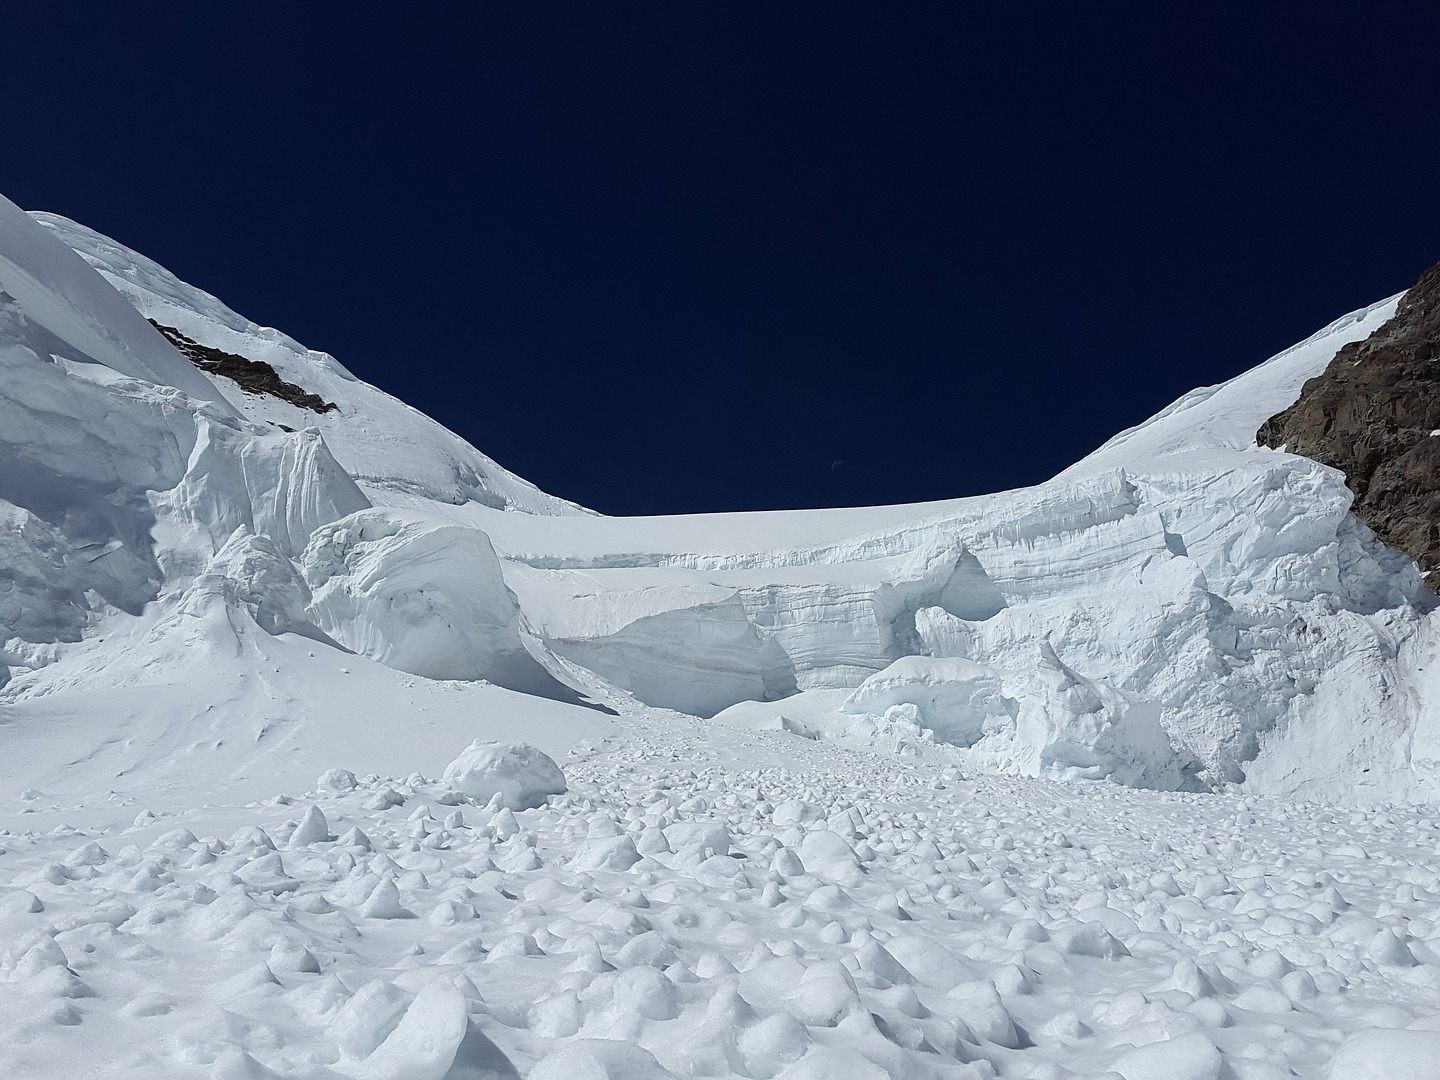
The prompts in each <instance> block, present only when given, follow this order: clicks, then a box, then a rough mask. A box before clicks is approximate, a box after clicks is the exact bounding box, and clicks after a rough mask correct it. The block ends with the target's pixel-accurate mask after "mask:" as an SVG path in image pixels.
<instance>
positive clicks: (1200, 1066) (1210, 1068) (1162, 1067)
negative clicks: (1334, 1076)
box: [1113, 1031, 1401, 1080]
mask: <svg viewBox="0 0 1440 1080" xmlns="http://www.w3.org/2000/svg"><path fill="white" fill-rule="evenodd" d="M1223 1064H1224V1062H1223V1060H1222V1059H1221V1057H1220V1051H1219V1050H1216V1049H1215V1044H1214V1043H1212V1042H1211V1041H1210V1040H1209V1039H1208V1038H1207V1037H1206V1036H1204V1035H1202V1034H1200V1033H1199V1032H1198V1031H1194V1032H1191V1033H1190V1034H1189V1035H1181V1036H1180V1037H1179V1038H1176V1039H1166V1040H1164V1041H1162V1042H1156V1043H1150V1044H1149V1045H1147V1046H1138V1047H1136V1048H1135V1049H1134V1050H1127V1051H1126V1052H1125V1053H1123V1054H1121V1055H1120V1056H1119V1057H1118V1058H1117V1059H1116V1060H1115V1064H1114V1066H1113V1070H1114V1071H1115V1072H1118V1073H1119V1074H1120V1075H1121V1076H1123V1077H1124V1078H1125V1080H1217V1078H1218V1077H1219V1076H1220V1068H1221V1066H1222V1065H1223ZM1345 1075H1346V1077H1347V1080H1353V1077H1354V1074H1351V1073H1347V1074H1345ZM1377 1075H1378V1074H1377ZM1386 1075H1396V1076H1398V1075H1401V1074H1400V1073H1395V1074H1386Z"/></svg>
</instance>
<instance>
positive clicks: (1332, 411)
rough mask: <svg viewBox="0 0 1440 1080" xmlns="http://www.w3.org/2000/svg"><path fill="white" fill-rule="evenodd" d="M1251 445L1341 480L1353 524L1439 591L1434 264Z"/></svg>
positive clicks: (1438, 320) (1439, 374)
mask: <svg viewBox="0 0 1440 1080" xmlns="http://www.w3.org/2000/svg"><path fill="white" fill-rule="evenodd" d="M1255 437H1256V440H1257V441H1258V442H1259V443H1260V445H1262V446H1270V447H1275V448H1279V447H1284V448H1285V449H1286V450H1288V451H1289V452H1290V453H1292V454H1300V455H1302V456H1304V457H1308V458H1311V459H1313V460H1315V461H1319V462H1321V463H1323V464H1325V465H1329V466H1332V467H1333V468H1336V469H1339V470H1340V471H1341V472H1343V473H1344V474H1345V482H1346V484H1347V486H1348V487H1349V488H1350V490H1351V491H1352V492H1354V495H1355V502H1354V505H1353V507H1352V511H1353V513H1354V514H1355V516H1356V517H1358V518H1359V519H1360V520H1361V521H1363V522H1365V524H1367V525H1369V526H1370V528H1371V529H1373V530H1374V531H1375V533H1376V535H1377V536H1379V537H1380V539H1382V540H1384V541H1385V542H1386V543H1387V544H1390V545H1391V546H1392V547H1396V548H1399V549H1400V550H1401V551H1404V552H1405V553H1406V554H1408V555H1409V556H1411V557H1412V558H1413V559H1414V560H1415V561H1416V562H1417V563H1418V564H1419V565H1420V569H1421V570H1422V571H1423V572H1424V574H1425V580H1426V581H1427V583H1429V585H1430V586H1431V588H1435V587H1436V586H1437V585H1440V264H1437V265H1435V266H1432V267H1431V268H1430V269H1429V270H1427V271H1425V273H1424V274H1423V275H1422V276H1421V278H1420V280H1419V281H1418V282H1417V283H1416V284H1415V286H1414V287H1413V288H1411V289H1410V291H1409V292H1407V293H1406V294H1405V295H1404V297H1402V298H1401V300H1400V304H1399V306H1398V307H1397V308H1396V311H1395V315H1394V317H1393V318H1392V319H1391V320H1390V321H1389V322H1387V323H1385V324H1384V325H1383V326H1381V327H1380V328H1379V329H1378V330H1376V331H1375V332H1374V333H1373V334H1371V335H1370V336H1369V337H1368V338H1366V339H1365V340H1364V341H1358V342H1352V343H1351V344H1349V345H1346V346H1345V347H1344V348H1342V349H1341V350H1340V351H1339V352H1338V353H1336V354H1335V358H1334V359H1333V360H1331V361H1330V365H1329V366H1328V367H1327V368H1326V369H1325V371H1324V372H1322V373H1321V374H1319V375H1317V376H1315V377H1314V378H1312V379H1310V380H1308V381H1307V382H1306V383H1305V386H1304V388H1303V389H1302V390H1301V392H1300V398H1299V400H1297V401H1296V402H1295V404H1294V405H1291V406H1290V407H1289V408H1288V409H1286V410H1285V411H1284V412H1281V413H1277V414H1276V415H1275V416H1272V417H1271V418H1270V419H1269V420H1266V421H1265V423H1264V424H1262V425H1261V426H1260V430H1259V431H1258V432H1257V433H1256V436H1255Z"/></svg>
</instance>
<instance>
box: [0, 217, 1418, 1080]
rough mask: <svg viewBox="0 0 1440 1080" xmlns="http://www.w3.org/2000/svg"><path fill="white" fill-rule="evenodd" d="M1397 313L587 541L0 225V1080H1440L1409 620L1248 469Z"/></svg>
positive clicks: (303, 371)
mask: <svg viewBox="0 0 1440 1080" xmlns="http://www.w3.org/2000/svg"><path fill="white" fill-rule="evenodd" d="M1395 302H1396V301H1395V299H1394V298H1392V299H1391V300H1389V301H1384V302H1381V303H1379V304H1374V305H1371V306H1369V307H1366V308H1363V309H1360V310H1359V311H1356V312H1355V313H1353V314H1351V315H1348V316H1345V317H1344V318H1341V319H1339V320H1337V321H1336V322H1335V323H1333V324H1331V325H1330V326H1328V327H1326V328H1324V329H1323V330H1321V331H1319V332H1318V333H1316V334H1315V335H1313V336H1312V337H1311V338H1309V339H1307V340H1306V341H1304V342H1302V343H1300V344H1299V345H1297V346H1295V347H1294V348H1292V349H1288V350H1286V351H1285V352H1283V353H1281V354H1279V355H1278V356H1276V357H1274V358H1272V359H1271V360H1269V361H1268V362H1266V363H1264V364H1261V365H1260V366H1258V367H1256V368H1254V369H1252V370H1251V371H1248V372H1246V373H1245V374H1243V375H1241V376H1239V377H1238V378H1236V379H1234V380H1231V381H1230V382H1228V383H1226V384H1223V385H1221V386H1217V387H1210V388H1205V389H1201V390H1197V391H1194V392H1193V393H1191V394H1187V395H1186V396H1185V397H1183V398H1182V399H1181V400H1180V401H1178V402H1176V403H1175V404H1174V405H1172V406H1170V407H1169V408H1167V409H1165V410H1163V411H1162V412H1161V413H1159V414H1157V415H1156V416H1155V417H1153V418H1151V419H1150V420H1148V421H1146V422H1144V423H1142V424H1140V425H1138V426H1137V427H1135V428H1132V429H1131V430H1129V431H1126V432H1123V433H1121V434H1120V435H1117V436H1116V437H1115V438H1113V439H1111V440H1110V441H1109V442H1107V443H1106V444H1104V445H1103V446H1102V447H1100V449H1098V450H1097V451H1096V452H1095V453H1094V454H1092V455H1090V456H1089V457H1087V458H1086V459H1084V460H1083V461H1081V462H1078V463H1077V464H1076V465H1074V466H1073V467H1071V468H1070V469H1067V470H1065V472H1063V473H1061V474H1060V475H1059V476H1057V477H1055V478H1054V479H1052V480H1050V481H1047V482H1046V483H1044V484H1039V485H1036V486H1035V487H1032V488H1027V489H1022V490H1018V491H1011V492H1001V493H997V494H994V495H988V496H983V497H977V498H967V499H956V500H951V501H947V502H939V503H930V504H925V505H920V506H893V507H868V508H852V509H837V510H825V511H806V512H795V513H772V514H727V515H709V516H704V515H701V516H691V517H680V518H639V519H623V520H622V519H610V518H604V517H600V516H598V515H594V514H591V513H589V512H588V511H586V510H584V509H583V508H581V507H578V506H575V505H574V504H572V503H569V502H566V501H565V500H563V499H561V498H558V497H555V496H552V495H549V494H547V493H545V492H542V491H539V490H538V489H536V488H535V487H534V486H533V485H531V484H529V483H528V482H526V481H525V480H523V479H521V478H520V477H517V476H514V475H513V474H511V473H509V472H507V471H506V470H505V469H504V468H503V467H502V466H500V465H499V464H498V463H496V462H495V461H493V460H491V459H490V458H488V457H486V456H485V455H484V454H482V453H481V452H480V451H478V450H476V449H475V448H474V447H472V446H470V445H469V444H468V443H466V442H465V441H464V440H463V439H461V438H459V437H458V436H456V435H454V434H453V433H451V432H449V431H446V430H445V429H444V428H443V427H441V426H440V425H438V424H436V423H434V422H433V421H431V420H429V419H428V418H426V417H424V416H422V415H420V414H419V413H417V412H415V411H414V410H413V409H411V408H409V407H408V406H406V405H404V404H403V403H402V402H400V401H398V400H397V399H395V398H393V397H391V396H389V395H388V394H386V393H384V392H383V391H381V390H379V389H377V388H375V387H373V386H369V385H367V384H365V383H363V382H361V381H360V380H358V379H356V378H355V377H354V376H353V375H352V374H351V373H350V372H349V371H347V370H346V369H345V368H344V367H342V366H341V365H340V364H339V363H338V362H337V361H336V360H335V359H334V358H333V357H331V356H329V355H327V354H325V353H321V352H316V351H313V350H309V349H306V348H305V347H303V346H301V345H300V344H298V343H297V342H295V341H293V340H292V339H290V338H288V337H286V336H285V335H284V334H281V333H280V332H278V331H276V330H273V329H270V328H268V327H262V326H259V325H257V324H255V323H252V322H250V321H249V320H247V319H245V318H243V317H242V316H240V315H238V314H237V313H235V312H233V311H231V310H230V309H229V308H227V307H225V306H224V304H222V303H221V302H220V301H219V300H218V299H216V298H215V297H213V296H211V295H209V294H208V293H205V292H203V291H201V290H199V289H196V288H194V287H193V286H190V285H187V284H186V283H184V282H182V281H181V280H180V279H179V278H177V277H175V276H174V275H173V274H171V273H170V272H169V271H167V270H165V269H164V268H163V267H160V266H158V265H156V264H155V263H153V262H152V261H150V260H149V259H146V258H145V257H144V256H142V255H140V254H138V253H136V252H133V251H129V250H128V249H126V248H125V247H123V246H122V245H120V244H118V243H116V242H115V241H113V240H110V239H109V238H107V237H104V236H102V235H100V234H98V233H95V232H93V231H91V230H89V229H86V228H85V227H83V226H80V225H77V224H75V223H74V222H70V221H67V220H65V219H63V218H58V217H53V216H50V215H35V216H34V217H30V216H27V215H26V214H25V213H24V212H22V211H21V210H19V209H18V208H17V207H15V206H14V205H13V204H11V203H9V202H7V201H5V200H4V199H3V198H0V1080H9V1078H11V1077H16V1078H24V1080H29V1078H36V1080H52V1078H60V1077H67V1078H68V1077H104V1078H111V1077H134V1078H141V1077H143V1078H146V1080H150V1078H155V1077H162V1078H168V1077H176V1078H188V1077H210V1078H217V1080H254V1078H267V1077H269V1078H274V1077H280V1078H285V1080H290V1078H295V1080H305V1078H332V1080H333V1078H351V1080H427V1078H430V1080H441V1078H450V1080H467V1078H468V1080H476V1078H483V1077H521V1076H524V1077H530V1078H533V1080H607V1078H608V1080H647V1078H664V1077H684V1078H689V1077H712V1076H713V1077H743V1078H747V1080H759V1078H765V1077H789V1078H792V1080H832V1078H834V1080H846V1078H852V1077H853V1078H857V1080H870V1078H885V1077H888V1078H890V1080H908V1078H911V1077H917V1078H925V1077H932V1076H933V1077H952V1076H953V1077H981V1078H983V1077H1015V1078H1021V1077H1031V1078H1035V1080H1043V1078H1062V1077H1067V1076H1112V1077H1115V1076H1118V1077H1121V1078H1122V1080H1248V1078H1257V1080H1259V1078H1279V1077H1287V1076H1300V1077H1317V1078H1319V1077H1327V1076H1328V1077H1331V1078H1333V1080H1365V1078H1367V1077H1384V1078H1387V1080H1391V1078H1394V1080H1423V1078H1425V1077H1436V1076H1440V856H1437V841H1440V832H1437V824H1436V820H1437V818H1436V812H1435V810H1434V809H1433V806H1434V801H1435V799H1436V797H1437V794H1440V723H1437V717H1440V706H1437V703H1436V700H1435V699H1436V694H1437V693H1440V681H1437V679H1440V675H1437V673H1440V659H1437V652H1440V633H1437V631H1440V623H1437V619H1440V614H1437V611H1436V602H1435V597H1434V596H1433V595H1432V594H1431V593H1429V592H1428V591H1427V590H1426V589H1425V588H1424V587H1423V586H1422V585H1421V582H1420V578H1419V575H1418V573H1417V571H1416V569H1415V566H1414V564H1413V563H1412V562H1411V561H1410V560H1409V559H1408V558H1406V557H1404V556H1403V555H1400V554H1399V553H1397V552H1395V551H1392V550H1390V549H1388V548H1386V547H1384V545H1382V544H1380V543H1379V542H1378V541H1377V540H1376V538H1375V537H1374V535H1373V534H1371V533H1370V531H1369V530H1368V529H1367V528H1366V527H1365V526H1364V525H1362V524H1360V523H1359V522H1358V521H1356V520H1355V519H1354V518H1353V517H1352V516H1351V515H1350V514H1349V506H1350V492H1349V491H1348V489H1347V488H1346V486H1345V482H1344V478H1343V477H1342V476H1341V475H1340V474H1339V473H1337V472H1335V471H1334V470H1331V469H1327V468H1325V467H1323V466H1321V465H1318V464H1316V463H1315V462H1312V461H1308V460H1306V459H1304V458H1299V457H1295V456H1293V455H1290V454H1286V453H1284V452H1280V451H1271V450H1262V449H1259V448H1257V447H1256V446H1255V445H1254V439H1253V435H1254V431H1255V429H1256V427H1257V426H1258V425H1259V424H1260V422H1261V421H1263V420H1264V419H1265V418H1266V417H1268V416H1270V415H1271V414H1273V413H1274V412H1277V411H1279V410H1280V409H1283V408H1284V407H1286V406H1287V405H1289V404H1290V403H1291V402H1292V401H1293V400H1294V399H1295V396H1296V395H1297V394H1298V393H1299V391H1300V387H1301V385H1302V384H1303V383H1304V381H1305V379H1307V378H1308V377H1310V376H1311V375H1314V374H1316V373H1317V372H1319V371H1320V370H1323V368H1324V367H1325V365H1326V364H1327V363H1328V362H1329V360H1330V358H1331V357H1332V356H1334V354H1335V352H1336V350H1337V349H1339V348H1340V347H1341V346H1343V345H1344V344H1345V343H1347V342H1349V341H1354V340H1357V339H1361V338H1364V337H1365V336H1367V335H1368V334H1370V333H1371V332H1372V331H1374V330H1375V329H1376V328H1378V327H1380V326H1381V325H1383V324H1384V323H1385V321H1386V320H1387V319H1388V318H1389V317H1390V314H1391V313H1392V312H1393V311H1394V309H1395ZM147 319H148V320H153V321H154V322H155V323H158V324H161V325H164V326H168V327H175V328H178V330H179V331H180V332H181V333H182V334H184V335H185V336H186V337H188V338H190V339H192V340H194V341H195V342H197V343H199V344H200V345H202V346H204V347H205V348H207V349H212V350H218V351H221V352H224V353H226V354H228V355H230V356H232V357H234V358H238V359H240V360H242V361H244V360H248V361H249V362H251V363H252V364H263V365H267V366H268V367H269V368H270V369H271V370H272V371H273V373H274V374H275V375H276V376H278V378H280V379H283V380H284V381H286V382H290V383H292V384H294V385H296V386H298V387H300V388H301V390H302V391H304V392H305V393H309V394H317V395H319V396H320V397H321V398H323V399H324V400H325V401H326V402H331V403H333V404H334V406H335V408H334V409H332V410H328V411H326V412H324V413H322V414H316V413H313V412H310V411H308V410H306V409H303V408H299V407H297V406H296V405H295V404H294V403H293V402H291V401H289V400H285V399H284V398H277V397H274V396H268V395H267V394H265V393H263V392H258V391H256V386H249V388H248V389H247V387H246V386H242V385H240V384H239V383H236V382H233V381H231V380H230V379H228V378H226V377H224V376H222V375H219V374H213V375H212V374H204V373H202V372H200V371H199V370H198V369H197V368H195V367H194V366H193V365H191V364H190V362H189V361H188V360H187V359H186V358H185V357H184V356H182V355H181V354H180V353H179V352H177V351H175V349H174V348H173V347H172V345H171V344H170V342H169V341H168V340H167V339H166V338H165V337H163V336H162V335H161V334H159V333H158V332H157V331H155V330H154V329H153V328H152V326H151V325H150V323H149V322H147V321H146V320H147ZM476 359H477V360H483V358H476ZM246 370H248V369H246ZM256 385H257V386H258V385H260V384H258V383H257V384H256ZM487 404H488V403H487ZM536 416H537V425H536V429H537V432H536V437H538V438H544V437H554V436H553V433H551V432H547V431H546V430H545V427H544V417H543V410H538V409H537V411H536Z"/></svg>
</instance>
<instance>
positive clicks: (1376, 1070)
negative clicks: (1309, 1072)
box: [1329, 1030, 1440, 1080]
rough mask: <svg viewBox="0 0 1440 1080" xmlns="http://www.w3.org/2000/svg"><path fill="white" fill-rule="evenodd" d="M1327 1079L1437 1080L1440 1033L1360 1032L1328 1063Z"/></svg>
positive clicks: (1439, 1059) (1439, 1066)
mask: <svg viewBox="0 0 1440 1080" xmlns="http://www.w3.org/2000/svg"><path fill="white" fill-rule="evenodd" d="M1329 1075H1330V1080H1396V1078H1397V1077H1401V1076H1403V1077H1405V1080H1440V1031H1400V1030H1394V1031H1388V1030H1374V1031H1359V1032H1356V1033H1355V1034H1354V1035H1351V1036H1350V1037H1349V1038H1348V1039H1346V1040H1345V1041H1344V1042H1343V1043H1341V1044H1340V1049H1339V1050H1338V1051H1336V1053H1335V1056H1334V1057H1333V1058H1332V1059H1331V1060H1330V1073H1329Z"/></svg>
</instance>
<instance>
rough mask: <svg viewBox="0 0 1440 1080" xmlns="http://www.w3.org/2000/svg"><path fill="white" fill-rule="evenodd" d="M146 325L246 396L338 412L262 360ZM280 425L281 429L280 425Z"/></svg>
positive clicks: (315, 410) (151, 321)
mask: <svg viewBox="0 0 1440 1080" xmlns="http://www.w3.org/2000/svg"><path fill="white" fill-rule="evenodd" d="M149 323H150V325H151V326H153V327H155V329H156V330H159V331H160V333H162V334H164V335H165V337H166V338H167V339H168V340H169V342H170V344H171V345H174V346H175V348H177V349H179V350H180V351H181V352H182V353H184V354H185V356H186V357H187V358H188V359H189V360H190V362H191V363H192V364H194V365H195V366H196V367H198V368H202V369H203V370H205V371H209V372H213V373H214V374H216V375H224V376H225V378H227V379H230V380H231V381H232V382H235V383H238V384H239V385H240V389H242V390H244V391H245V392H246V393H247V394H265V395H268V396H269V397H273V398H279V399H280V400H281V401H288V402H289V403H290V404H291V405H295V406H298V407H299V408H302V409H309V410H310V411H311V412H315V413H326V412H338V411H339V409H340V406H338V405H336V404H335V403H334V402H333V401H326V400H325V399H324V398H322V397H321V396H320V395H319V394H311V393H307V392H306V391H305V390H304V389H303V388H301V387H299V386H296V385H295V384H294V383H292V382H286V381H285V380H284V379H282V378H281V377H280V373H279V372H278V371H276V370H275V369H274V368H273V367H271V366H270V365H269V364H267V363H264V362H263V361H260V360H247V359H246V358H245V357H243V356H237V355H236V354H235V353H228V352H225V351H224V350H223V349H214V348H211V347H210V346H209V345H201V344H200V343H199V342H198V341H196V340H194V339H193V338H188V337H186V336H185V335H184V334H182V333H181V332H180V331H179V330H176V329H175V327H173V326H164V325H162V324H160V323H158V322H156V321H155V320H154V319H150V320H149ZM280 426H281V427H284V425H283V424H282V425H280ZM287 430H289V429H287Z"/></svg>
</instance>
